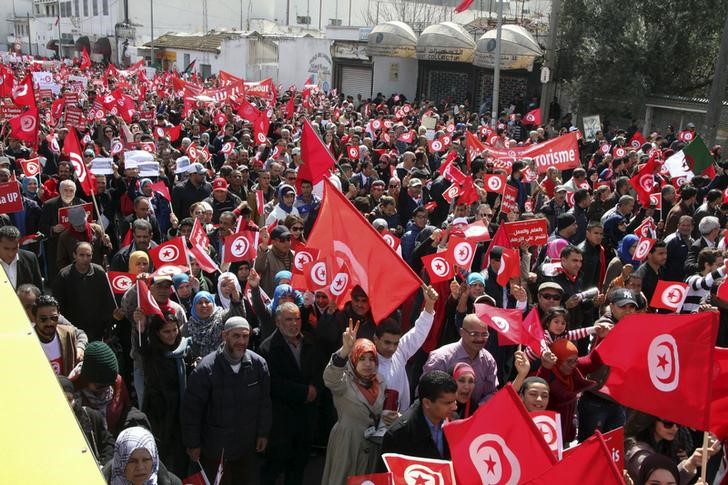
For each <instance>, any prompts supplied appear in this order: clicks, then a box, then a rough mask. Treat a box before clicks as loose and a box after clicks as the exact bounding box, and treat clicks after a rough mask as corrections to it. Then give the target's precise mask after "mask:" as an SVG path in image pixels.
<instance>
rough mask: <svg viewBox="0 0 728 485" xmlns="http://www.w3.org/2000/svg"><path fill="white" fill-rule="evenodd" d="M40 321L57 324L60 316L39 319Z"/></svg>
mask: <svg viewBox="0 0 728 485" xmlns="http://www.w3.org/2000/svg"><path fill="white" fill-rule="evenodd" d="M38 320H40V321H41V322H47V321H49V320H50V321H52V322H57V321H58V315H54V316H52V317H38Z"/></svg>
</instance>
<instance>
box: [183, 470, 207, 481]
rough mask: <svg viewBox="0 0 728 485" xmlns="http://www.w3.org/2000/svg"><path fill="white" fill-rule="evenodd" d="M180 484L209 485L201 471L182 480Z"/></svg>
mask: <svg viewBox="0 0 728 485" xmlns="http://www.w3.org/2000/svg"><path fill="white" fill-rule="evenodd" d="M182 483H183V484H184V485H210V482H209V481H207V477H206V476H205V472H204V471H202V470H200V471H199V472H197V473H195V474H194V475H190V476H189V477H187V478H185V479H184V480H182Z"/></svg>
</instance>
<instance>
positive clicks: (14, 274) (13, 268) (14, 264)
mask: <svg viewBox="0 0 728 485" xmlns="http://www.w3.org/2000/svg"><path fill="white" fill-rule="evenodd" d="M19 260H20V255H19V254H16V255H15V259H13V260H12V261H11V262H10V264H8V263H6V262H5V261H3V260H2V259H0V264H2V265H3V269H4V270H5V274H6V275H8V280H9V281H10V284H11V285H13V288H16V287H17V286H18V261H19ZM16 289H17V288H16Z"/></svg>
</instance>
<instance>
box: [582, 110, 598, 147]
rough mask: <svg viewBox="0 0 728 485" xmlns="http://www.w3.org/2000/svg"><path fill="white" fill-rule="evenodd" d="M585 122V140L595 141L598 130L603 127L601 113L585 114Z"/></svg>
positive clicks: (583, 119)
mask: <svg viewBox="0 0 728 485" xmlns="http://www.w3.org/2000/svg"><path fill="white" fill-rule="evenodd" d="M582 121H583V123H584V140H586V141H594V140H596V138H597V131H600V130H601V129H602V122H601V120H600V119H599V115H594V116H585V117H584V118H582Z"/></svg>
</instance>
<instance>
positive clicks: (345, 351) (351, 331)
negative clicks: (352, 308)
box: [341, 318, 360, 357]
mask: <svg viewBox="0 0 728 485" xmlns="http://www.w3.org/2000/svg"><path fill="white" fill-rule="evenodd" d="M359 325H360V322H359V320H357V321H356V324H354V321H353V320H352V319H351V318H350V319H349V325H348V326H347V328H346V330H344V335H343V336H342V339H341V340H342V345H341V356H342V357H348V356H349V354H350V353H351V349H352V348H354V342H356V334H357V332H359Z"/></svg>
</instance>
